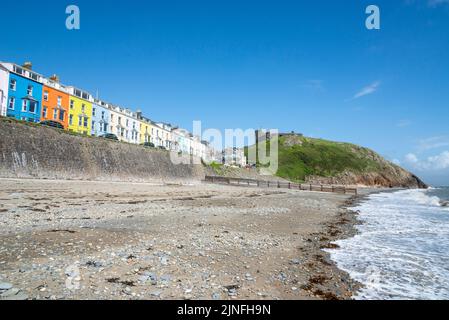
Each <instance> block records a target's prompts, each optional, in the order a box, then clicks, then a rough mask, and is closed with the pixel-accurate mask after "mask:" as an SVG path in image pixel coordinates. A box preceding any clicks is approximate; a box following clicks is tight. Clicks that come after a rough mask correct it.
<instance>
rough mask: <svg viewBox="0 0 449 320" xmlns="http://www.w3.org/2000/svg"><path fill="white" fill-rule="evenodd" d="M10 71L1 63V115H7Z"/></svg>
mask: <svg viewBox="0 0 449 320" xmlns="http://www.w3.org/2000/svg"><path fill="white" fill-rule="evenodd" d="M8 84H9V71H8V69H6V68H5V67H3V66H2V65H0V116H3V117H6V108H7V100H8Z"/></svg>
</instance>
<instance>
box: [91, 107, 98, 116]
mask: <svg viewBox="0 0 449 320" xmlns="http://www.w3.org/2000/svg"><path fill="white" fill-rule="evenodd" d="M96 111H97V110H96V108H93V109H92V115H93V116H94V117H95V112H96Z"/></svg>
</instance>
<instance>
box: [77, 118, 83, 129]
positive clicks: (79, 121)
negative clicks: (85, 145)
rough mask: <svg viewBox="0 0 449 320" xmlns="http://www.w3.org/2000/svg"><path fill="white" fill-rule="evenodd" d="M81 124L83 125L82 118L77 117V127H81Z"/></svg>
mask: <svg viewBox="0 0 449 320" xmlns="http://www.w3.org/2000/svg"><path fill="white" fill-rule="evenodd" d="M82 123H83V117H81V116H79V118H78V126H79V127H81V124H82Z"/></svg>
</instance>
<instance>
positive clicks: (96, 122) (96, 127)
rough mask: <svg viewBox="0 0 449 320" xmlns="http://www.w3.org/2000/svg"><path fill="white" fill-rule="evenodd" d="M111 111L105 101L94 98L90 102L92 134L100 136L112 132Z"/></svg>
mask: <svg viewBox="0 0 449 320" xmlns="http://www.w3.org/2000/svg"><path fill="white" fill-rule="evenodd" d="M110 122H111V111H110V110H109V108H108V105H107V103H105V102H103V101H100V100H95V102H94V103H93V104H92V130H91V134H92V135H93V136H101V135H103V134H105V133H112V131H111V127H110Z"/></svg>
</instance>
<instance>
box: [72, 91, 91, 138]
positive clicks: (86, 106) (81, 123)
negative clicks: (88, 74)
mask: <svg viewBox="0 0 449 320" xmlns="http://www.w3.org/2000/svg"><path fill="white" fill-rule="evenodd" d="M69 92H70V96H69V126H68V129H69V130H70V131H72V132H76V133H81V134H86V135H90V132H91V128H92V103H93V101H94V100H93V97H92V96H91V95H90V94H89V93H87V92H84V91H82V90H79V89H76V88H74V87H70V88H69Z"/></svg>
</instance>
